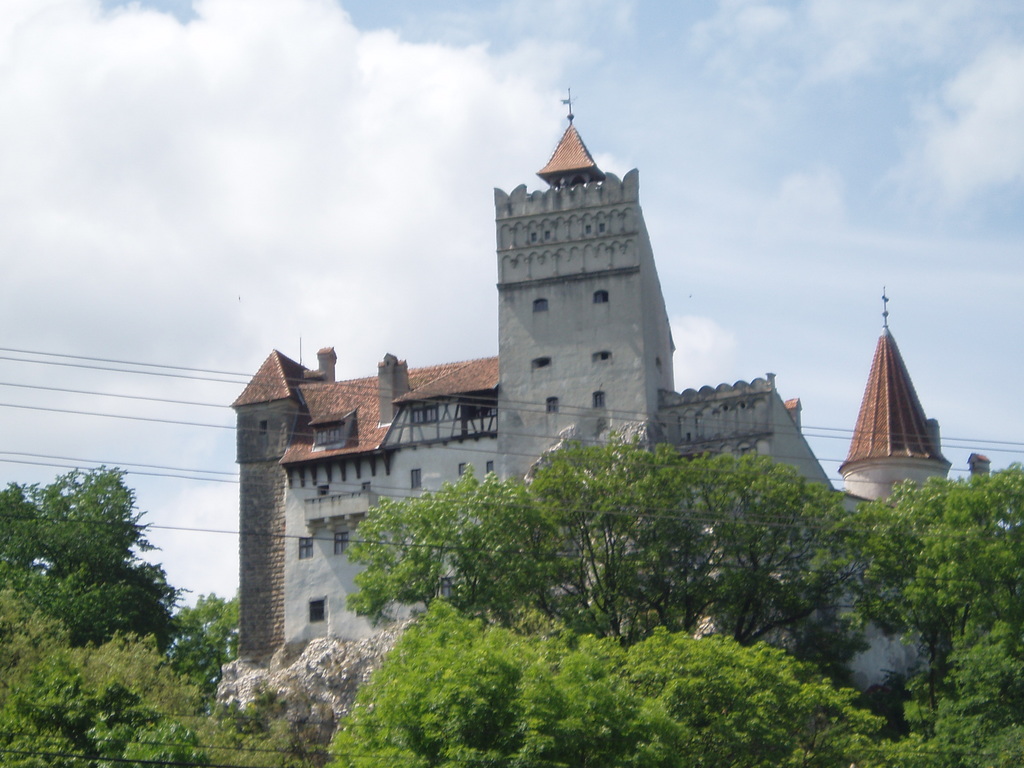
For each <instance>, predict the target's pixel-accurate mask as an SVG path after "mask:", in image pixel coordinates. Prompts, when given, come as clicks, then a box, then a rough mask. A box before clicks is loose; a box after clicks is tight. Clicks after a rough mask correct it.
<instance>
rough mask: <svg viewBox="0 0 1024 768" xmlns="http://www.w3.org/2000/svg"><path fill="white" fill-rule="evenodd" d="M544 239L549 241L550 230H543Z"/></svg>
mask: <svg viewBox="0 0 1024 768" xmlns="http://www.w3.org/2000/svg"><path fill="white" fill-rule="evenodd" d="M544 239H545V240H550V239H551V230H550V229H545V230H544Z"/></svg>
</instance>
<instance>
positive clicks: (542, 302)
mask: <svg viewBox="0 0 1024 768" xmlns="http://www.w3.org/2000/svg"><path fill="white" fill-rule="evenodd" d="M533 311H534V312H547V311H548V300H547V299H534V300H533Z"/></svg>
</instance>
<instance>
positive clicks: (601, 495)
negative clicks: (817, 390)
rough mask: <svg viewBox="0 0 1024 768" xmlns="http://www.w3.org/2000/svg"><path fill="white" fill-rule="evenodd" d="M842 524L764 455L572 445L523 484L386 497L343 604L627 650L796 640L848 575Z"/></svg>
mask: <svg viewBox="0 0 1024 768" xmlns="http://www.w3.org/2000/svg"><path fill="white" fill-rule="evenodd" d="M843 523H844V513H843V510H842V508H841V499H840V497H839V495H838V494H835V493H832V492H831V491H830V490H828V489H827V488H825V487H824V486H821V485H818V484H813V483H809V482H807V481H805V480H803V479H802V478H801V477H799V476H798V475H797V473H796V471H795V470H793V469H792V468H791V467H789V466H787V465H782V464H775V463H773V462H771V461H770V460H768V459H766V458H759V457H753V456H746V457H743V458H734V457H732V456H717V457H713V458H695V459H688V458H684V457H682V456H680V455H679V454H678V453H677V452H676V451H675V450H673V449H672V448H671V447H670V446H666V445H661V446H658V447H657V448H656V449H655V450H653V451H648V450H645V449H643V448H641V447H639V446H638V445H636V444H631V443H623V442H613V443H611V444H609V445H605V446H601V447H580V446H576V447H571V448H568V449H565V450H560V451H558V452H556V453H554V454H552V455H551V456H550V458H549V459H548V461H547V462H546V465H545V466H544V467H543V468H542V469H540V470H539V471H538V473H537V474H536V477H535V479H534V480H533V481H532V482H531V483H530V484H529V485H525V486H524V485H523V484H521V483H518V482H516V481H513V480H509V481H499V480H498V479H497V478H496V477H494V476H493V475H490V476H488V477H487V478H486V479H484V480H483V481H480V480H478V479H477V478H475V477H473V476H472V475H467V476H465V477H463V478H462V480H461V481H460V482H459V483H458V484H456V485H447V486H445V487H444V488H443V489H442V490H441V491H439V492H437V493H433V494H426V495H424V496H423V497H421V498H419V499H412V500H407V501H386V502H383V503H382V504H381V505H380V506H379V507H378V508H377V509H376V510H373V511H371V513H370V515H369V516H368V517H367V519H366V520H365V521H364V522H363V523H361V525H360V528H359V534H360V541H359V542H357V543H356V544H355V545H354V546H353V547H352V549H351V550H350V557H351V558H352V559H353V560H355V561H356V562H360V563H362V564H364V565H366V570H365V571H364V572H363V573H361V574H360V575H359V576H358V577H357V579H356V580H357V583H358V584H359V587H360V591H359V592H358V593H356V594H355V595H353V596H352V597H350V602H349V605H350V606H351V607H352V608H354V609H355V610H358V611H360V612H362V613H365V614H369V615H371V616H374V617H381V616H383V615H386V614H387V612H388V610H389V608H390V607H391V606H393V605H394V604H396V603H401V604H416V603H423V604H425V605H429V604H430V603H431V602H432V601H433V600H435V599H436V598H438V597H439V596H441V595H442V594H444V595H445V597H446V599H448V600H449V601H450V602H451V603H452V604H453V605H454V606H456V607H457V608H459V609H460V610H464V611H468V612H470V613H472V614H475V615H478V616H483V617H486V618H488V619H489V620H491V621H494V622H496V623H498V624H501V625H505V626H510V625H514V624H515V623H516V621H518V620H521V619H522V617H523V616H524V615H529V614H531V613H537V614H540V615H542V616H545V617H548V618H549V619H553V620H556V621H560V622H563V623H564V624H565V625H566V626H568V627H569V628H571V629H572V630H574V631H576V632H579V633H593V634H596V635H598V636H601V637H615V638H618V639H619V640H620V641H621V642H622V643H623V644H625V645H629V644H631V643H634V642H637V641H639V640H641V639H642V638H644V637H647V636H649V635H650V634H651V632H652V631H653V630H654V628H656V627H665V628H667V629H668V630H670V631H680V630H681V631H687V632H698V631H699V632H702V633H708V632H715V633H723V634H729V635H731V636H732V637H734V638H735V639H737V640H739V641H740V642H742V643H752V642H754V641H756V640H760V639H766V640H767V639H773V640H779V641H784V642H787V643H789V644H792V643H794V642H797V641H798V640H799V638H800V637H801V636H804V634H806V633H805V631H804V630H805V629H806V627H807V626H808V625H809V623H811V622H812V620H814V619H815V618H816V617H822V616H825V617H828V615H829V614H828V612H827V609H829V608H831V607H833V606H834V605H836V604H837V602H838V601H839V598H840V596H841V595H842V593H843V591H844V589H845V588H846V585H847V583H848V581H849V580H850V579H851V578H852V576H853V573H854V569H853V567H852V566H851V562H850V558H849V557H848V556H847V554H846V550H845V534H844V531H845V529H844V527H843ZM811 634H813V633H811Z"/></svg>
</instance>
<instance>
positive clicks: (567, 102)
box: [562, 88, 575, 125]
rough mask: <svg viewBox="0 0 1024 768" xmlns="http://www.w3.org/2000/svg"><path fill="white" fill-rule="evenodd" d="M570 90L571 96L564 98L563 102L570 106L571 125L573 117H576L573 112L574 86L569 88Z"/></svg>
mask: <svg viewBox="0 0 1024 768" xmlns="http://www.w3.org/2000/svg"><path fill="white" fill-rule="evenodd" d="M568 91H569V98H567V99H562V103H563V104H565V105H566V106H567V107H568V108H569V125H572V119H573V118H574V117H575V115H574V114H573V113H572V88H569V89H568Z"/></svg>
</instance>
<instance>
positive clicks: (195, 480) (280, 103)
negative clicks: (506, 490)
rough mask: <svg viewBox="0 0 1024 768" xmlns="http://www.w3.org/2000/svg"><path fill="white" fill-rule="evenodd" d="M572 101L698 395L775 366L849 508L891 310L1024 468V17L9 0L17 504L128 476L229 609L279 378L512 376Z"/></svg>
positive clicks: (986, 437) (678, 7) (866, 6)
mask: <svg viewBox="0 0 1024 768" xmlns="http://www.w3.org/2000/svg"><path fill="white" fill-rule="evenodd" d="M570 88H571V89H572V96H573V100H574V102H573V112H574V113H575V116H576V119H575V125H576V127H577V129H578V130H579V132H580V134H581V135H582V137H583V139H584V141H585V142H586V144H587V146H588V147H589V149H590V150H591V152H592V153H593V155H594V156H595V158H596V160H597V162H598V164H599V165H600V166H601V168H602V169H604V170H605V171H610V172H612V173H615V174H617V175H619V176H620V177H621V176H622V175H624V174H625V173H626V172H627V171H629V170H630V169H631V168H638V169H639V170H640V187H641V191H640V194H641V203H642V205H643V208H644V214H645V218H646V221H647V226H648V230H649V231H650V235H651V240H652V244H653V247H654V252H655V257H656V260H657V264H658V269H659V274H660V277H661V283H662V288H663V290H664V293H665V298H666V304H667V306H668V311H669V314H670V316H671V319H672V324H673V335H674V338H675V341H676V344H677V347H678V348H677V352H676V358H675V372H676V387H677V389H679V390H682V389H684V388H687V387H700V386H702V385H705V384H711V385H715V384H718V383H720V382H730V383H731V382H735V381H738V380H745V381H749V380H751V379H753V378H756V377H758V376H763V375H764V374H765V373H767V372H769V371H770V372H773V373H775V374H776V375H777V384H778V387H779V390H780V393H781V394H782V396H783V397H785V398H791V397H799V398H800V399H801V403H802V405H803V424H804V430H805V433H806V434H807V435H808V437H809V440H810V442H811V445H812V447H813V448H814V450H815V452H816V453H817V455H818V457H819V459H820V460H821V462H822V466H823V467H824V469H825V471H826V472H827V473H828V475H829V476H830V477H831V478H833V479H834V480H835V481H836V485H837V487H838V486H839V484H840V483H839V482H838V481H839V473H838V467H839V464H840V463H841V461H842V460H843V458H845V455H846V452H847V450H848V447H849V437H850V432H851V430H852V428H853V426H854V423H855V421H856V416H857V410H858V407H859V404H860V399H861V396H862V394H863V390H864V385H865V381H866V378H867V373H868V369H869V366H870V362H871V356H872V353H873V350H874V346H875V343H876V341H877V338H878V336H879V334H880V332H881V328H882V315H881V312H882V301H881V297H882V293H883V289H884V291H885V292H886V294H887V295H888V297H889V298H890V301H889V304H888V308H889V312H890V315H889V325H890V328H891V331H892V333H893V336H894V338H895V339H896V340H897V342H898V343H899V346H900V349H901V351H902V353H903V357H904V360H905V362H906V363H907V366H908V368H909V370H910V373H911V376H912V377H913V380H914V383H915V385H916V388H917V392H918V395H919V397H920V400H921V402H922V404H923V406H924V409H925V411H926V413H927V415H928V416H929V417H933V418H936V419H938V420H939V422H940V424H941V427H942V435H943V450H944V453H945V455H946V457H947V458H948V459H949V460H950V462H951V463H952V465H953V469H952V471H951V476H952V477H962V476H963V475H964V474H965V471H966V467H967V457H968V455H969V454H970V453H972V452H979V453H983V454H985V455H986V456H988V457H989V458H990V459H991V460H992V466H993V468H994V469H1000V468H1003V467H1006V466H1008V465H1009V464H1011V463H1013V462H1019V461H1022V460H1024V410H1022V409H1021V408H1020V407H1018V406H1017V405H1015V404H1014V403H1016V399H1015V396H1014V397H1011V395H1012V391H1011V393H1010V394H1007V393H1006V391H1005V387H1007V386H1010V387H1011V389H1012V388H1013V387H1015V386H1017V385H1015V384H1014V383H1013V382H1020V381H1021V380H1022V379H1024V355H1022V354H1021V342H1020V339H1021V338H1022V335H1024V311H1022V309H1021V306H1020V297H1021V296H1022V295H1024V269H1022V266H1021V259H1022V257H1024V215H1022V213H1024V6H1022V5H1021V3H1020V2H1019V0H859V1H858V2H856V3H851V2H848V0H717V2H716V1H713V0H704V1H698V0H695V1H694V2H688V3H678V2H674V1H673V2H668V1H666V2H656V1H654V0H495V1H494V2H480V1H479V0H472V1H471V0H461V1H460V0H433V2H430V3H424V2H421V1H420V0H389V2H386V3H383V2H379V0H142V1H133V2H122V1H121V0H4V2H3V3H2V4H0V105H2V106H0V260H2V265H3V269H2V276H0V484H4V485H6V483H8V482H15V483H47V482H50V481H52V480H53V478H54V477H55V476H57V475H58V474H61V473H64V472H66V471H68V470H69V469H70V468H73V467H82V468H88V467H94V466H97V465H100V464H103V465H106V466H117V467H122V468H124V469H125V470H127V471H128V475H127V483H128V484H129V485H130V486H131V487H132V488H134V489H135V491H136V493H137V503H138V507H139V509H140V510H142V511H144V512H145V513H146V514H145V518H144V519H145V520H146V521H147V522H149V523H150V524H152V526H153V527H152V528H151V530H150V531H149V538H150V540H151V541H152V542H153V543H154V544H155V545H157V546H158V547H159V548H160V549H159V551H157V552H154V553H151V554H150V555H149V556H150V557H152V558H154V559H156V560H158V561H160V562H162V563H163V565H164V567H165V569H166V570H167V573H168V576H169V579H170V581H171V583H172V584H174V585H175V586H177V587H180V588H183V589H186V590H189V593H188V595H187V597H186V600H188V601H192V600H194V599H195V597H196V596H197V595H200V594H206V593H210V592H215V593H217V594H219V595H230V594H233V593H234V591H235V589H236V588H237V581H238V574H237V568H238V565H237V546H238V542H237V536H235V535H234V534H233V531H235V530H237V525H238V487H237V483H236V479H237V471H236V466H235V464H234V435H233V432H232V425H233V423H234V415H233V412H232V411H231V409H230V407H229V406H230V403H231V402H232V401H233V400H234V398H235V397H236V396H237V395H238V394H239V392H241V390H242V388H243V386H244V383H245V381H246V379H247V377H248V376H250V375H251V374H252V373H254V372H255V371H256V369H257V368H258V367H259V365H260V363H261V362H262V361H263V360H264V359H265V358H266V356H267V355H268V354H269V353H270V351H271V350H272V349H279V350H280V351H282V352H283V353H284V354H286V355H288V356H290V357H292V358H293V359H296V360H298V359H300V357H301V359H302V361H303V362H305V363H306V364H307V365H310V366H313V367H315V364H316V350H317V349H319V348H320V347H324V346H334V347H335V349H336V350H337V353H338V357H339V360H338V374H339V376H340V377H356V376H366V375H371V374H373V373H374V372H375V371H376V363H377V362H378V361H379V360H380V359H381V358H382V357H383V356H384V354H385V353H388V352H391V353H394V354H396V355H398V356H399V357H401V358H405V359H407V360H408V361H409V364H410V365H411V366H419V365H429V364H434V363H440V362H446V361H452V360H465V359H472V358H477V357H484V356H489V355H493V354H495V353H496V351H497V301H496V290H495V287H494V286H495V282H496V259H495V253H494V247H495V246H494V209H493V191H492V190H493V188H495V187H497V188H501V189H504V190H506V191H511V190H512V189H513V188H514V187H516V186H518V185H519V184H522V183H525V184H527V185H528V186H529V187H530V188H532V189H535V188H540V187H541V186H542V184H543V183H542V182H541V181H540V180H539V179H538V178H537V177H536V176H535V172H536V171H537V170H538V169H539V168H540V167H542V166H543V165H544V163H545V162H546V161H547V159H548V157H549V155H550V153H551V151H552V150H553V149H554V146H555V144H556V143H557V141H558V139H559V137H560V136H561V134H562V132H563V130H564V129H565V126H566V120H565V112H566V109H565V106H564V105H563V104H562V99H564V98H565V97H566V93H567V89H570ZM996 395H999V397H998V398H997V397H996Z"/></svg>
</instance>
